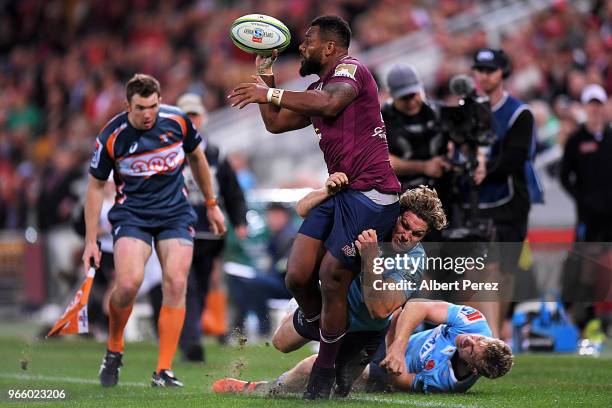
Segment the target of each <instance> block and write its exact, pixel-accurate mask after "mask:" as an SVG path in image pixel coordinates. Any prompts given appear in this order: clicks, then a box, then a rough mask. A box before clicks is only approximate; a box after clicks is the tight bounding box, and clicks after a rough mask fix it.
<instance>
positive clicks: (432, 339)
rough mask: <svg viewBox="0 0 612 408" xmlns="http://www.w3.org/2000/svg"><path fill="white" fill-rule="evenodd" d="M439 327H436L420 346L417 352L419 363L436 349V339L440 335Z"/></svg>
mask: <svg viewBox="0 0 612 408" xmlns="http://www.w3.org/2000/svg"><path fill="white" fill-rule="evenodd" d="M440 327H441V326H438V327H436V328H435V329H434V330H433V332H432V333H431V335H430V336H429V338H428V339H427V341H426V342H425V343H423V345H422V346H421V351H420V352H419V358H420V359H421V361H424V360H425V358H426V357H427V356H428V355H429V353H431V352H432V351H433V349H434V348H435V347H436V339H437V338H438V336H439V335H440Z"/></svg>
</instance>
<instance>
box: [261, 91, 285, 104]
mask: <svg viewBox="0 0 612 408" xmlns="http://www.w3.org/2000/svg"><path fill="white" fill-rule="evenodd" d="M283 93H285V90H284V89H279V88H270V89H268V93H267V94H266V99H267V100H268V103H272V104H274V105H276V106H280V104H281V99H282V98H283Z"/></svg>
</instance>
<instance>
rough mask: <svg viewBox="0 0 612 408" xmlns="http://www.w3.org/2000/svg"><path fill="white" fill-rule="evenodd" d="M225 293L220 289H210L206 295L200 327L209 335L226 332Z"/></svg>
mask: <svg viewBox="0 0 612 408" xmlns="http://www.w3.org/2000/svg"><path fill="white" fill-rule="evenodd" d="M226 315H227V295H226V293H225V291H223V290H220V289H215V290H211V291H209V292H208V295H207V296H206V306H205V307H204V314H203V316H202V328H203V330H204V332H205V333H206V334H208V335H211V336H223V335H224V334H226V333H227V323H226V321H227V318H226Z"/></svg>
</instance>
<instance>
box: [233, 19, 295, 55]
mask: <svg viewBox="0 0 612 408" xmlns="http://www.w3.org/2000/svg"><path fill="white" fill-rule="evenodd" d="M230 38H231V39H232V41H233V43H234V44H235V45H236V46H237V47H238V48H240V49H241V50H243V51H246V52H249V53H251V54H259V55H264V56H268V55H270V54H272V50H275V49H276V50H278V51H279V52H280V51H283V50H284V49H285V48H287V47H288V46H289V43H290V42H291V33H290V32H289V29H288V28H287V26H286V25H285V24H283V23H282V22H281V21H280V20H277V19H276V18H274V17H270V16H266V15H264V14H248V15H246V16H242V17H240V18H237V19H236V20H234V22H233V23H232V26H231V28H230Z"/></svg>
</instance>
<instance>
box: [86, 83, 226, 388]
mask: <svg viewBox="0 0 612 408" xmlns="http://www.w3.org/2000/svg"><path fill="white" fill-rule="evenodd" d="M126 97H127V103H126V105H127V110H126V111H124V112H122V113H120V114H119V115H117V116H115V117H114V118H113V119H111V120H110V121H109V122H108V124H107V125H106V126H105V127H104V128H103V129H102V131H101V132H100V134H99V135H98V137H97V138H96V145H95V150H94V154H93V158H92V160H91V164H90V168H89V173H90V177H89V182H88V185H87V197H86V202H85V224H86V237H85V250H84V252H83V264H84V267H85V270H87V269H88V268H89V264H90V260H92V259H93V261H94V264H95V265H96V267H99V265H100V251H99V249H98V246H97V245H96V236H97V232H98V231H97V229H98V220H99V218H100V210H101V206H102V200H103V194H104V193H103V192H104V184H105V183H106V180H107V178H108V176H109V174H110V172H111V171H113V177H114V180H115V184H116V186H117V195H116V198H115V205H114V206H113V208H112V209H111V211H110V212H109V220H110V222H111V224H112V226H113V229H112V234H113V241H114V263H115V288H114V289H113V291H112V294H111V296H110V301H109V337H108V342H107V352H106V355H105V357H104V360H103V361H102V366H101V367H100V383H101V384H102V386H104V387H111V386H114V385H116V384H117V381H118V379H119V369H120V367H121V366H122V357H123V346H124V345H123V331H124V328H125V325H126V323H127V321H128V318H129V316H130V313H131V311H132V306H133V304H134V300H135V298H136V293H137V292H138V288H139V287H140V284H141V283H142V280H143V276H144V266H145V263H146V262H147V260H148V258H149V256H150V255H151V245H152V242H154V243H155V245H156V250H157V254H158V256H159V261H160V263H161V266H162V271H163V286H162V290H163V305H162V307H161V311H160V314H159V321H158V328H159V354H158V359H157V369H156V370H155V372H154V373H153V377H152V381H151V385H152V386H162V387H165V386H182V385H183V384H182V383H181V382H180V381H179V380H178V379H177V378H176V377H175V376H174V373H173V372H172V371H171V368H172V359H173V357H174V353H175V351H176V347H177V344H178V340H179V336H180V333H181V328H182V326H183V321H184V318H185V290H186V282H187V275H188V272H189V267H190V265H191V259H192V255H193V234H194V231H193V224H194V222H195V221H196V216H195V213H194V211H193V209H192V208H191V206H190V205H189V203H188V202H187V196H186V195H187V193H186V190H185V188H184V181H183V175H182V172H181V170H182V168H183V166H184V163H185V158H187V159H188V161H189V165H190V167H191V170H192V172H193V175H194V178H195V179H196V181H197V183H198V185H199V187H200V188H201V189H202V192H203V194H204V196H205V197H206V205H207V214H206V215H207V217H208V220H209V222H210V224H211V228H212V229H213V231H214V232H215V233H218V234H222V233H224V232H225V224H224V217H223V214H222V213H221V210H220V209H219V207H218V206H217V203H216V199H215V197H214V194H213V189H212V185H211V177H210V171H209V167H208V163H207V161H206V157H205V156H204V153H203V150H202V149H197V146H198V144H200V143H201V141H202V138H201V137H200V135H199V134H198V132H197V131H196V129H195V128H194V127H193V125H192V124H191V121H190V120H189V118H188V117H187V115H186V114H185V113H184V112H182V111H181V110H180V109H178V108H176V107H173V106H168V105H161V104H160V102H161V90H160V86H159V82H158V81H157V80H156V79H155V78H153V77H151V76H149V75H143V74H136V75H134V77H132V79H130V80H129V81H128V83H127V86H126Z"/></svg>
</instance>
